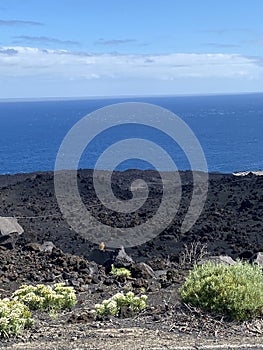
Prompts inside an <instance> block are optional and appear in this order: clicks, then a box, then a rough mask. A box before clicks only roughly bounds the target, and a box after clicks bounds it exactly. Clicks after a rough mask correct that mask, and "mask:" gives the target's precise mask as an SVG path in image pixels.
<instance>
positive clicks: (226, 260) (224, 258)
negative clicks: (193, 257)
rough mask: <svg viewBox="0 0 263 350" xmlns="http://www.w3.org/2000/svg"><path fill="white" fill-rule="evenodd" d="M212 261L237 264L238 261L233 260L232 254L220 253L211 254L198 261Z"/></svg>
mask: <svg viewBox="0 0 263 350" xmlns="http://www.w3.org/2000/svg"><path fill="white" fill-rule="evenodd" d="M208 261H209V262H212V263H214V264H226V265H235V264H236V261H235V260H233V259H232V258H231V257H230V256H228V255H219V256H209V257H207V258H204V259H202V260H200V261H198V263H197V264H198V265H202V264H205V263H207V262H208Z"/></svg>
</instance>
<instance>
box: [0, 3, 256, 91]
mask: <svg viewBox="0 0 263 350" xmlns="http://www.w3.org/2000/svg"><path fill="white" fill-rule="evenodd" d="M262 13H263V1H262V0H251V1H248V0H228V1H227V0H220V1H218V0H209V1H208V0H199V1H196V0H184V1H182V0H140V1H139V0H133V1H131V0H94V1H91V0H52V1H51V0H45V1H36V0H0V98H20V97H21V98H31V97H83V96H111V95H152V94H157V95H167V94H168V95H173V94H205V93H231V92H262V91H263V21H262Z"/></svg>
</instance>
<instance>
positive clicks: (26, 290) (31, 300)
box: [12, 283, 77, 313]
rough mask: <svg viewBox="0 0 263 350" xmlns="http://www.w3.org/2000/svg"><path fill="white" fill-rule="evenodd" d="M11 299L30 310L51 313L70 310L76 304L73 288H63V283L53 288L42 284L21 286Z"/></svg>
mask: <svg viewBox="0 0 263 350" xmlns="http://www.w3.org/2000/svg"><path fill="white" fill-rule="evenodd" d="M12 298H13V299H14V300H18V301H21V302H22V303H24V304H25V305H27V306H28V307H29V308H30V309H31V310H41V311H48V312H51V313H54V312H57V311H59V310H62V309H70V308H72V307H73V306H74V305H75V304H76V303H77V298H76V294H75V291H74V288H72V287H65V285H64V283H58V284H55V285H54V287H51V286H45V285H43V284H38V285H36V286H31V285H29V286H28V285H23V286H21V287H20V288H19V289H18V290H17V291H15V292H14V293H13V295H12Z"/></svg>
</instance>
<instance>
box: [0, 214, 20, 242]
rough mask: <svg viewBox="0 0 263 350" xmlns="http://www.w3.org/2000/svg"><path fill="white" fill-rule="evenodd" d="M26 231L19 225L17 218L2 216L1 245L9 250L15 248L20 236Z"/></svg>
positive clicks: (0, 223) (0, 221)
mask: <svg viewBox="0 0 263 350" xmlns="http://www.w3.org/2000/svg"><path fill="white" fill-rule="evenodd" d="M23 232H24V229H23V228H22V227H21V226H20V225H19V223H18V222H17V219H16V218H13V217H2V216H0V233H1V234H0V244H1V245H4V246H7V247H8V248H14V246H15V243H16V241H17V239H18V238H19V236H20V235H21V234H22V233H23Z"/></svg>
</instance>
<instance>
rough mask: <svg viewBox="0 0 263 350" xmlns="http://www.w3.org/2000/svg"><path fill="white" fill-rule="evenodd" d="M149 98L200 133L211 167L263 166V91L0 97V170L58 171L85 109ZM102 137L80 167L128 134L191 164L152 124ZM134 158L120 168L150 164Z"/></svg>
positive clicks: (181, 162) (227, 169) (179, 161)
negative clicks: (56, 98) (64, 148)
mask: <svg viewBox="0 0 263 350" xmlns="http://www.w3.org/2000/svg"><path fill="white" fill-rule="evenodd" d="M126 101H129V102H147V103H152V104H156V105H159V106H161V107H165V108H167V109H169V110H171V111H172V112H174V113H175V114H177V115H178V116H180V117H181V118H182V119H183V120H184V121H185V122H186V123H187V124H188V126H189V127H190V128H191V129H192V130H193V132H194V133H195V135H196V136H197V138H198V140H199V142H200V144H201V146H202V148H203V151H204V153H205V156H206V160H207V163H208V170H209V171H216V172H235V171H243V170H263V137H262V132H263V93H261V94H243V95H225V96H223V95H218V96H212V95H211V96H181V97H147V98H146V97H144V98H129V99H128V98H122V99H118V98H107V99H88V100H78V101H77V100H75V101H68V100H67V101H42V102H36V101H33V102H25V101H24V102H0V122H1V124H0V125H1V128H0V143H1V147H0V173H1V174H6V173H8V174H13V173H21V172H33V171H45V170H53V169H54V163H55V159H56V155H57V152H58V149H59V146H60V144H61V142H62V140H63V138H64V136H65V135H66V133H67V132H68V131H69V130H70V128H71V127H72V126H73V125H74V124H75V123H76V122H77V121H78V120H79V119H81V118H82V117H84V116H85V115H86V114H88V113H91V112H92V111H94V110H96V109H98V108H101V107H104V106H107V105H111V104H114V103H119V102H126ZM111 131H112V132H106V133H104V134H103V135H101V137H99V138H98V137H97V138H96V140H94V142H93V143H91V144H90V145H89V146H88V148H87V150H86V151H85V152H84V154H83V156H82V157H81V160H80V163H79V167H81V168H93V167H94V165H95V162H96V160H97V158H98V156H99V155H100V154H101V152H102V151H103V150H105V149H106V148H107V147H108V146H109V145H110V144H112V143H114V142H116V141H118V140H120V139H125V138H129V137H142V138H146V139H150V140H151V141H153V142H155V143H157V144H159V145H160V146H161V147H163V148H165V149H166V150H167V151H168V152H169V154H170V155H171V156H172V157H173V159H174V161H175V163H176V166H177V168H178V169H180V170H187V169H190V165H189V163H188V161H187V159H186V156H185V154H184V152H183V151H181V150H180V149H179V148H178V146H177V145H176V144H174V143H173V142H171V141H170V140H169V139H167V138H165V137H164V136H163V135H161V134H159V133H158V132H157V133H156V132H154V131H153V130H151V129H148V128H142V129H141V130H137V129H136V130H135V129H133V128H132V127H127V126H126V127H123V128H116V129H114V130H111ZM150 167H151V166H150V164H148V163H146V162H143V161H140V160H138V159H132V160H130V161H126V162H124V163H122V164H120V166H119V167H118V169H121V170H124V169H127V168H139V169H147V168H150Z"/></svg>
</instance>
